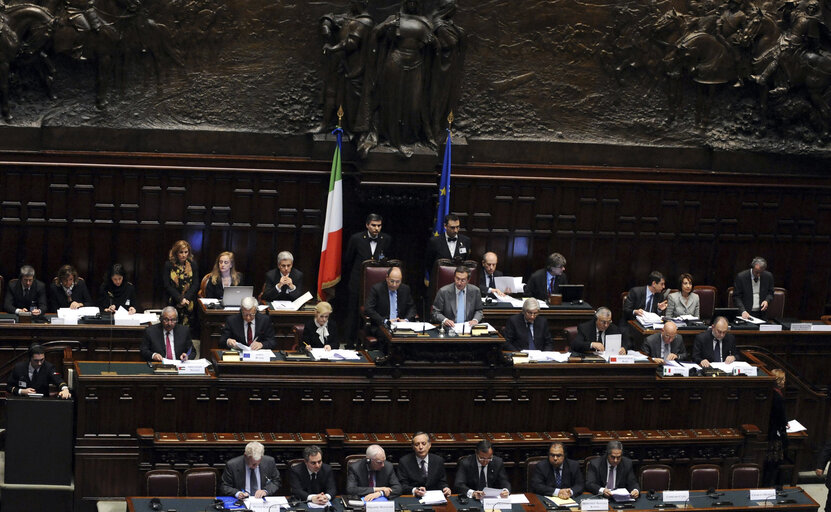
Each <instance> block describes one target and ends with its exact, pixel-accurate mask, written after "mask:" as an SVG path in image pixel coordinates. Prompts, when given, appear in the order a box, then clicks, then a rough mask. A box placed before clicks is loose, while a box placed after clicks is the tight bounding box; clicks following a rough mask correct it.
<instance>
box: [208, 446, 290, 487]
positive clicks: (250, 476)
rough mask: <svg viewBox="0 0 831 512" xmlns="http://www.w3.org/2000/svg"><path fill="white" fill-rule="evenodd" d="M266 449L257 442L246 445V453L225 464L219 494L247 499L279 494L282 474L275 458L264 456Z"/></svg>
mask: <svg viewBox="0 0 831 512" xmlns="http://www.w3.org/2000/svg"><path fill="white" fill-rule="evenodd" d="M264 453H265V447H264V446H263V445H262V444H261V443H258V442H256V441H254V442H252V443H248V444H247V445H245V452H244V453H243V455H240V456H239V457H234V458H233V459H231V460H229V461H228V463H227V464H225V470H224V471H223V472H222V481H221V482H220V483H219V494H220V495H222V496H233V497H235V498H237V499H245V498H247V497H249V496H253V497H255V498H264V497H266V496H273V495H275V494H277V490H278V489H279V488H280V473H279V472H278V471H277V464H275V463H274V457H269V456H268V455H263V454H264Z"/></svg>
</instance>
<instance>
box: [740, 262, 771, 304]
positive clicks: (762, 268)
mask: <svg viewBox="0 0 831 512" xmlns="http://www.w3.org/2000/svg"><path fill="white" fill-rule="evenodd" d="M767 268H768V262H767V261H765V259H764V258H762V257H760V256H756V257H755V258H753V261H752V262H751V263H750V268H749V269H747V270H742V271H741V272H739V273H738V275H736V281H735V282H734V283H733V303H734V304H735V305H736V307H737V308H739V313H740V314H741V315H742V318H750V317H751V316H755V317H756V318H761V319H765V318H766V317H767V310H768V307H770V304H771V302H773V274H771V273H770V272H768V270H767Z"/></svg>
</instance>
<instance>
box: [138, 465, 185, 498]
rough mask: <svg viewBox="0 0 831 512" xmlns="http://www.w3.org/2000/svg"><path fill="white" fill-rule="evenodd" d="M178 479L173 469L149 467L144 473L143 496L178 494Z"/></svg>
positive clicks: (177, 473) (178, 476)
mask: <svg viewBox="0 0 831 512" xmlns="http://www.w3.org/2000/svg"><path fill="white" fill-rule="evenodd" d="M180 480H181V478H180V475H179V472H178V471H176V470H175V469H151V470H150V471H148V472H147V473H146V474H145V475H144V482H145V491H146V492H145V496H179V494H180V493H179V488H180V483H179V482H180Z"/></svg>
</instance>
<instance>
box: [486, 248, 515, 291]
mask: <svg viewBox="0 0 831 512" xmlns="http://www.w3.org/2000/svg"><path fill="white" fill-rule="evenodd" d="M498 261H499V260H498V259H497V257H496V253H495V252H486V253H485V255H484V256H482V274H481V275H480V276H479V290H480V291H481V292H482V296H483V297H492V298H494V299H497V300H499V299H501V298H503V297H505V296H506V295H507V294H508V293H511V290H510V289H506V290H500V289H499V288H497V287H496V278H497V277H502V272H501V271H499V270H496V264H497V262H498Z"/></svg>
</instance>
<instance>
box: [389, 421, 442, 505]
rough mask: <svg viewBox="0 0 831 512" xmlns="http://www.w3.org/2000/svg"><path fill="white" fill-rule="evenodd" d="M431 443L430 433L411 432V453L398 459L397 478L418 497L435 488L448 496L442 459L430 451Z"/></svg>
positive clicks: (402, 485)
mask: <svg viewBox="0 0 831 512" xmlns="http://www.w3.org/2000/svg"><path fill="white" fill-rule="evenodd" d="M431 445H432V443H430V434H428V433H427V432H416V433H415V434H413V453H408V454H407V455H405V456H403V457H401V459H400V460H399V461H398V479H399V480H400V481H401V487H402V488H403V489H404V490H405V491H407V490H409V491H410V492H411V493H412V494H413V496H416V497H418V498H421V497H422V496H424V494H425V493H426V492H427V491H435V490H441V492H442V493H444V495H445V496H450V487H448V486H447V475H446V474H445V471H444V459H443V458H441V457H439V456H438V455H434V454H432V453H430V446H431Z"/></svg>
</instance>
